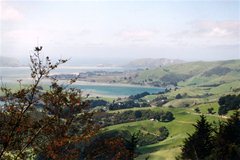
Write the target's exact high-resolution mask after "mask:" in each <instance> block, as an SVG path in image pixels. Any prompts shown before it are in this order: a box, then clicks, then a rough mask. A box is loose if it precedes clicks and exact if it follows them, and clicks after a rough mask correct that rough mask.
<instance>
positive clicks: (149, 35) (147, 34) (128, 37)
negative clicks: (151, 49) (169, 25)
mask: <svg viewBox="0 0 240 160" xmlns="http://www.w3.org/2000/svg"><path fill="white" fill-rule="evenodd" d="M156 34H157V31H154V30H124V31H121V32H120V33H119V34H118V36H119V37H120V38H121V39H122V40H123V41H133V42H139V41H149V40H152V39H153V38H154V36H155V35H156Z"/></svg>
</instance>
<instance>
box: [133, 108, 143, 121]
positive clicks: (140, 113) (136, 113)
mask: <svg viewBox="0 0 240 160" xmlns="http://www.w3.org/2000/svg"><path fill="white" fill-rule="evenodd" d="M134 115H135V118H136V119H138V118H141V117H142V112H141V111H139V110H137V111H135V113H134Z"/></svg>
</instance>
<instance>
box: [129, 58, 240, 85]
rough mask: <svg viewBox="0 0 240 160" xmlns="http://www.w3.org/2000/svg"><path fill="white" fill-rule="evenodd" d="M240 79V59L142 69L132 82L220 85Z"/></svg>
mask: <svg viewBox="0 0 240 160" xmlns="http://www.w3.org/2000/svg"><path fill="white" fill-rule="evenodd" d="M239 80H240V60H226V61H213V62H204V61H198V62H189V63H182V64H174V65H171V66H165V67H158V68H155V69H148V70H144V71H141V72H140V73H139V74H138V76H136V77H135V78H134V79H133V80H132V83H136V84H150V85H155V86H162V85H169V84H170V85H171V84H173V85H180V86H191V85H196V86H218V85H221V84H224V83H229V82H233V81H239ZM239 87H240V84H239Z"/></svg>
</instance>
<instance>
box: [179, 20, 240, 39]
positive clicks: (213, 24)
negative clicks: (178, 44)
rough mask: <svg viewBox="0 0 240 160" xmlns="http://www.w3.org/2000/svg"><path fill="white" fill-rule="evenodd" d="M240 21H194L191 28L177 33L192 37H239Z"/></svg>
mask: <svg viewBox="0 0 240 160" xmlns="http://www.w3.org/2000/svg"><path fill="white" fill-rule="evenodd" d="M239 28H240V21H199V22H196V23H192V24H191V26H190V29H189V30H185V31H182V32H179V33H176V34H175V35H176V36H178V37H188V38H189V37H192V38H230V39H231V38H239V36H240V30H239Z"/></svg>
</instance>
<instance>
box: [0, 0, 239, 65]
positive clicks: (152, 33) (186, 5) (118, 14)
mask: <svg viewBox="0 0 240 160" xmlns="http://www.w3.org/2000/svg"><path fill="white" fill-rule="evenodd" d="M0 5H1V8H0V11H1V12H0V13H1V14H0V22H1V23H0V24H1V26H0V27H1V28H0V29H1V32H0V33H1V34H0V45H1V46H0V55H1V56H8V57H16V58H18V59H20V60H21V61H24V62H27V61H28V57H29V55H30V54H31V53H32V52H33V48H34V46H36V45H42V46H43V55H48V56H50V57H53V58H71V60H70V62H69V63H70V64H75V65H81V64H84V65H85V64H94V63H109V64H113V63H124V62H127V61H129V60H133V59H139V58H171V59H182V60H187V61H197V60H208V61H209V60H211V61H212V60H226V59H240V1H231V0H222V1H220V0H209V1H208V0H191V1H183V0H168V1H167V0H166V1H161V0H159V1H156V0H155V1H147V0H146V1H134V0H128V1H127V0H124V1H123V0H122V1H120V0H118V1H117V0H112V1H110V0H108V1H106V0H98V1H89V0H88V1H83V0H79V1H77V0H75V1H74V0H68V1H64V0H28V1H24V0H17V1H13V0H2V1H0Z"/></svg>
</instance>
